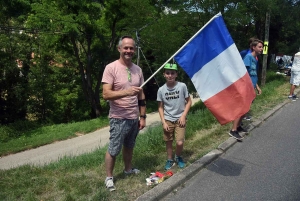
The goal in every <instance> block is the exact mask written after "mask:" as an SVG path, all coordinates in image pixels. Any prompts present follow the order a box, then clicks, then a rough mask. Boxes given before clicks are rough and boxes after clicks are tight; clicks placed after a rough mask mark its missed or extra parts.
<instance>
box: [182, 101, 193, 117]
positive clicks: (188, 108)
mask: <svg viewBox="0 0 300 201" xmlns="http://www.w3.org/2000/svg"><path fill="white" fill-rule="evenodd" d="M185 101H186V104H185V108H184V111H183V113H182V115H184V116H185V117H186V116H187V114H188V113H189V110H190V108H191V106H192V99H191V97H190V96H189V97H187V98H186V99H185Z"/></svg>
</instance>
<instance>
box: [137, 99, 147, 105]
mask: <svg viewBox="0 0 300 201" xmlns="http://www.w3.org/2000/svg"><path fill="white" fill-rule="evenodd" d="M138 105H139V106H146V101H145V99H143V100H138Z"/></svg>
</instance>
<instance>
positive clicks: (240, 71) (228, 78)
mask: <svg viewBox="0 0 300 201" xmlns="http://www.w3.org/2000/svg"><path fill="white" fill-rule="evenodd" d="M174 58H175V60H176V62H177V63H178V64H179V65H180V66H181V67H182V68H183V69H184V70H185V72H186V73H187V74H188V76H189V77H190V78H191V80H192V82H193V84H194V86H195V88H196V90H197V92H198V94H199V96H200V99H201V100H202V101H203V102H204V104H205V105H206V107H207V108H208V109H209V110H210V111H211V112H212V114H213V115H214V116H215V117H216V119H217V120H218V121H219V123H220V124H222V125H224V124H226V123H229V122H231V121H233V120H235V119H237V118H238V117H240V116H242V115H244V114H245V113H247V112H248V111H249V110H250V106H251V103H252V101H253V100H254V98H255V96H256V94H255V91H254V88H253V85H252V82H251V79H250V77H249V75H248V73H247V70H246V67H245V65H244V62H243V60H242V58H241V56H240V54H239V51H238V49H237V47H236V45H235V43H234V42H233V40H232V38H231V36H230V34H229V32H228V30H227V28H226V25H225V22H224V20H223V17H222V15H221V14H220V13H219V14H217V15H215V16H214V17H213V18H212V19H211V20H210V21H209V22H208V23H207V24H206V25H205V26H204V27H202V28H201V29H200V30H199V31H198V32H197V33H196V34H195V35H194V36H193V37H192V38H191V39H190V40H189V41H187V42H186V44H185V45H184V46H183V47H182V48H181V49H179V50H178V53H177V54H176V55H175V57H174Z"/></svg>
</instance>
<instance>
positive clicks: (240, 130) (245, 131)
mask: <svg viewBox="0 0 300 201" xmlns="http://www.w3.org/2000/svg"><path fill="white" fill-rule="evenodd" d="M236 130H237V132H239V133H248V131H247V129H244V128H243V127H242V126H239V127H237V129H236Z"/></svg>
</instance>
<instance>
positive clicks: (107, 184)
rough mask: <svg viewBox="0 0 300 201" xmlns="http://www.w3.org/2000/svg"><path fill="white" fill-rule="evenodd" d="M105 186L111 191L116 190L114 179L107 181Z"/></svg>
mask: <svg viewBox="0 0 300 201" xmlns="http://www.w3.org/2000/svg"><path fill="white" fill-rule="evenodd" d="M105 186H106V188H107V189H108V190H109V191H115V190H116V188H115V186H114V181H113V178H107V179H105Z"/></svg>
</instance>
